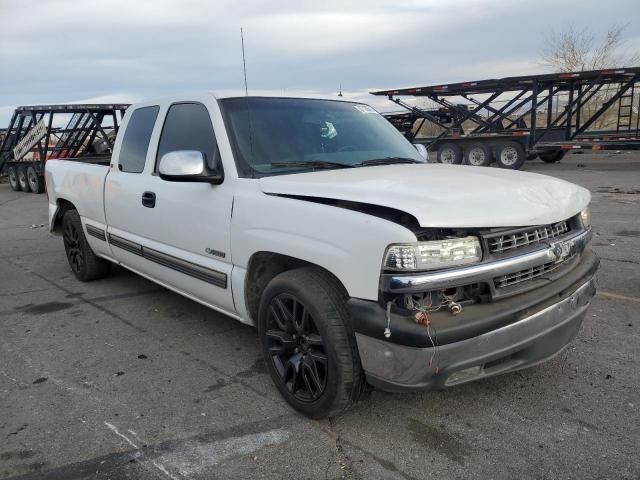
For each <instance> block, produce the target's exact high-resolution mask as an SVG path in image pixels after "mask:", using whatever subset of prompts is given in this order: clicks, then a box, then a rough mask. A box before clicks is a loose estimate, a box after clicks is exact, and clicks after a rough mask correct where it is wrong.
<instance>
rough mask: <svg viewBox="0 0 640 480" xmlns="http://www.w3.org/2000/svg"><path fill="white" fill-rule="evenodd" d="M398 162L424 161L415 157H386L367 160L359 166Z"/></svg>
mask: <svg viewBox="0 0 640 480" xmlns="http://www.w3.org/2000/svg"><path fill="white" fill-rule="evenodd" d="M396 163H424V162H420V161H418V160H416V159H415V158H409V157H384V158H373V159H371V160H365V161H364V162H361V163H359V164H358V166H367V165H393V164H396Z"/></svg>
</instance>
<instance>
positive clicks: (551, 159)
mask: <svg viewBox="0 0 640 480" xmlns="http://www.w3.org/2000/svg"><path fill="white" fill-rule="evenodd" d="M565 153H567V152H566V151H565V150H549V151H547V152H541V153H540V154H539V155H538V156H539V157H540V160H542V161H543V162H546V163H556V162H559V161H560V160H562V158H563V157H564V154H565Z"/></svg>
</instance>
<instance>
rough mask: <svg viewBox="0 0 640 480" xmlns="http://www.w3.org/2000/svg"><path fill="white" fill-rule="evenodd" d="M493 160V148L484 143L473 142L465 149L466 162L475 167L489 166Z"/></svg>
mask: <svg viewBox="0 0 640 480" xmlns="http://www.w3.org/2000/svg"><path fill="white" fill-rule="evenodd" d="M492 162H493V153H492V152H491V149H490V148H489V147H488V146H487V145H485V144H483V143H472V144H471V145H469V146H468V147H467V148H465V150H464V163H465V164H466V165H472V166H474V167H488V166H489V165H491V163H492Z"/></svg>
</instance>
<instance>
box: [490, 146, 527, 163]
mask: <svg viewBox="0 0 640 480" xmlns="http://www.w3.org/2000/svg"><path fill="white" fill-rule="evenodd" d="M525 160H526V157H525V154H524V150H523V149H522V146H521V145H520V144H519V143H517V142H505V143H502V144H500V145H499V146H498V154H497V156H496V163H497V164H498V166H499V167H500V168H508V169H511V170H519V169H520V167H522V165H523V164H524V162H525Z"/></svg>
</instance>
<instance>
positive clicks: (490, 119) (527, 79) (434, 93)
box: [371, 67, 640, 151]
mask: <svg viewBox="0 0 640 480" xmlns="http://www.w3.org/2000/svg"><path fill="white" fill-rule="evenodd" d="M636 83H640V67H634V68H621V69H609V70H594V71H583V72H567V73H556V74H543V75H529V76H521V77H507V78H503V79H489V80H479V81H475V82H462V83H452V84H446V85H434V86H427V87H415V88H404V89H394V90H382V91H377V92H371V93H372V94H374V95H386V96H388V97H389V99H390V100H392V101H394V102H396V103H397V104H399V105H402V102H400V101H399V100H398V98H397V97H398V96H403V95H408V96H416V97H420V96H424V97H428V98H430V99H431V100H433V101H435V102H436V103H438V104H439V105H441V106H443V107H445V108H446V109H448V110H449V112H450V113H451V115H452V116H453V117H454V119H455V121H454V124H453V126H451V127H446V130H445V132H443V134H440V135H438V137H437V139H440V138H441V137H443V136H446V135H451V136H454V137H455V135H456V133H457V132H458V131H459V130H458V128H459V127H460V126H461V125H462V123H463V122H465V121H467V120H470V121H472V122H474V123H476V124H477V125H478V126H477V127H475V128H474V129H473V130H472V131H471V132H470V134H467V135H464V138H473V137H477V138H490V137H488V136H487V135H486V134H487V133H489V132H492V136H495V134H496V132H495V130H496V127H498V128H499V130H498V132H497V133H498V135H499V134H500V133H504V134H505V135H511V134H512V133H513V131H514V130H515V129H519V128H518V127H520V128H524V129H526V130H528V131H529V137H528V139H527V150H534V151H535V148H536V144H537V143H539V142H540V141H541V140H542V139H543V138H545V137H546V135H548V134H550V133H551V132H553V131H554V130H555V129H557V130H558V133H560V132H563V137H564V139H565V142H571V141H574V140H575V138H576V136H577V135H579V134H581V133H583V132H585V131H586V130H587V129H588V128H589V127H591V126H592V125H593V123H594V122H595V121H596V120H597V119H598V118H602V116H603V115H604V114H605V113H606V112H607V111H608V110H609V109H610V108H611V107H612V106H613V105H614V103H615V102H616V101H618V102H619V108H618V110H619V112H618V123H617V125H618V126H617V131H618V132H620V131H622V130H624V131H625V132H626V131H628V132H629V133H631V131H632V128H633V127H632V123H634V122H633V118H632V116H633V114H634V112H633V99H634V97H635V95H634V94H633V93H634V88H635V87H636V85H635V84H636ZM603 87H607V90H613V91H615V94H614V95H613V96H612V97H611V98H610V99H609V100H607V101H606V102H605V103H604V104H603V105H602V106H601V107H600V108H598V109H597V110H596V112H594V113H593V114H588V115H587V112H586V111H585V110H584V106H585V105H587V104H588V102H589V101H591V100H592V99H593V98H594V96H595V95H596V94H597V93H598V92H599V91H601V90H602V89H603ZM629 91H631V92H632V93H631V94H628V93H627V92H629ZM507 92H514V98H511V99H510V100H508V101H507V102H506V104H505V105H502V106H500V107H497V106H495V105H493V104H492V101H493V100H495V98H497V97H498V96H499V95H501V94H504V93H507ZM564 92H566V93H567V96H568V103H567V104H566V108H565V109H564V110H563V111H562V112H560V113H558V112H557V111H556V118H555V119H554V116H553V107H554V99H556V106H558V105H560V101H559V99H558V96H559V95H560V94H561V93H564ZM474 95H475V96H477V95H487V96H488V98H487V100H489V101H487V100H484V101H483V100H479V99H477V97H476V98H474ZM455 96H460V97H461V98H464V99H466V100H467V101H469V102H470V103H472V104H475V105H476V106H478V108H477V109H476V112H478V111H480V110H481V109H485V110H486V111H487V112H488V115H487V118H486V119H484V118H482V117H481V116H480V115H477V113H476V112H471V113H469V112H468V111H467V110H465V109H463V108H461V107H460V106H458V105H457V104H455V103H454V101H452V100H449V98H450V97H455ZM623 98H624V99H626V100H628V99H631V103H630V104H629V105H627V104H626V103H624V101H623ZM521 99H522V100H521ZM527 103H530V106H527V108H526V111H524V112H523V113H522V114H518V115H517V117H516V118H512V114H513V113H514V112H516V111H518V110H519V109H520V108H522V107H523V106H525V105H526V104H527ZM623 103H624V105H623ZM544 104H546V105H547V112H546V128H543V127H539V126H538V110H539V108H540V107H541V106H543V105H544ZM622 105H623V106H622ZM463 110H464V111H463ZM627 110H629V111H627ZM415 113H416V114H418V115H420V112H419V111H417V112H415ZM585 115H586V118H585ZM622 115H624V117H625V120H624V121H622V120H621V118H620V117H621V116H622ZM627 117H628V118H627ZM422 118H423V120H425V121H426V120H429V121H431V119H430V118H428V117H426V116H424V115H422ZM525 119H527V120H528V121H529V125H528V126H526V124H525V125H524V126H521V125H520V123H521V122H522V121H523V120H525ZM635 123H636V125H637V126H636V130H635V134H636V137H638V133H639V131H640V115H638V114H636V122H635ZM505 124H506V125H505ZM621 125H622V126H621ZM440 126H441V127H442V125H440ZM514 127H515V128H514ZM555 138H561V137H555ZM627 139H628V140H629V141H631V142H633V141H636V142H640V140H638V138H631V137H629V136H627ZM622 140H623V139H622V138H619V139H617V140H615V141H620V142H622ZM429 141H430V142H431V143H433V141H434V139H429ZM431 143H430V144H431ZM555 143H556V142H555V140H553V141H550V142H544V148H547V147H548V146H550V145H552V144H555ZM628 144H629V143H628V142H627V143H625V145H628ZM563 145H564V146H565V147H568V145H567V144H566V143H565V144H563ZM608 146H610V145H608ZM540 147H543V145H540Z"/></svg>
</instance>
